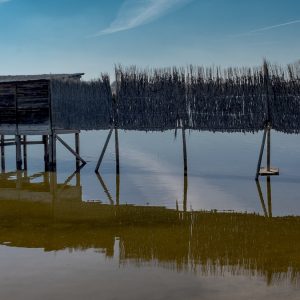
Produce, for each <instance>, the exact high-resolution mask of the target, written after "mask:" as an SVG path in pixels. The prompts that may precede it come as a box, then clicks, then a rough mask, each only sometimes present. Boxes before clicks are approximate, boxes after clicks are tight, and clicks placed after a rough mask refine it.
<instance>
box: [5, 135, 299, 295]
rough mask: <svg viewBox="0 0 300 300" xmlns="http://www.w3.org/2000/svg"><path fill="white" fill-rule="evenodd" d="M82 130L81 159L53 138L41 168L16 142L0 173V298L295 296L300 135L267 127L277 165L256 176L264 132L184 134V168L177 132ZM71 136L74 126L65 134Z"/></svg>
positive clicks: (33, 150)
mask: <svg viewBox="0 0 300 300" xmlns="http://www.w3.org/2000/svg"><path fill="white" fill-rule="evenodd" d="M106 135H107V132H89V133H82V135H81V143H82V145H81V153H82V155H83V157H84V158H85V159H86V160H88V164H87V165H86V166H85V167H84V168H83V169H81V172H80V174H76V173H74V174H73V172H74V171H75V162H74V160H73V158H72V157H71V156H70V154H69V153H68V152H67V151H65V150H64V149H63V148H62V147H60V146H59V148H58V171H57V173H43V160H42V153H41V148H40V147H39V146H33V147H30V148H29V149H28V150H29V151H28V156H29V161H28V165H29V168H28V171H27V172H18V173H16V172H15V171H14V169H15V165H14V150H13V149H11V151H9V152H7V154H6V166H7V170H6V172H5V173H3V174H1V176H0V215H1V216H0V244H1V246H0V298H1V299H2V298H3V299H5V298H8V299H40V298H41V297H43V298H45V299H83V298H87V299H99V298H100V299H141V298H144V299H283V298H287V297H288V299H298V298H299V296H300V287H299V274H300V255H299V253H300V251H299V250H300V244H299V241H298V240H299V235H300V217H298V216H299V215H300V202H299V197H298V195H299V193H300V187H299V184H298V182H299V181H300V175H299V174H298V170H299V167H300V159H299V158H300V147H299V146H300V140H299V137H298V136H297V135H283V134H278V133H272V165H274V166H276V167H279V168H280V176H277V177H272V178H270V179H269V180H268V179H267V178H261V179H260V181H259V183H258V184H257V183H256V182H255V180H254V176H255V170H256V164H257V159H258V152H259V147H260V143H261V138H262V133H258V134H246V135H244V134H220V133H218V134H213V133H199V132H192V133H191V134H190V135H189V134H187V148H188V177H187V178H185V177H184V176H183V159H182V144H181V139H180V135H178V137H177V138H176V139H175V138H174V132H171V131H170V132H165V133H141V132H122V131H121V132H119V135H120V163H121V170H120V176H116V174H115V157H114V144H113V140H112V141H111V143H110V145H109V148H108V152H107V153H106V155H105V158H104V162H103V165H102V167H101V172H100V176H96V174H95V173H94V168H95V165H96V162H97V159H98V156H99V154H100V150H101V147H102V145H103V143H104V140H105V137H106ZM66 141H68V142H70V144H71V143H72V142H73V137H71V136H69V137H66Z"/></svg>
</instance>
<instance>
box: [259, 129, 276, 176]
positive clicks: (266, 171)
mask: <svg viewBox="0 0 300 300" xmlns="http://www.w3.org/2000/svg"><path fill="white" fill-rule="evenodd" d="M266 131H267V132H266V135H267V167H266V168H259V169H258V170H259V175H261V176H272V175H279V169H278V168H272V167H271V126H270V124H269V125H268V127H267V128H266ZM257 178H258V175H257V174H256V179H257Z"/></svg>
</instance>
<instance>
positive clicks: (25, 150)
mask: <svg viewBox="0 0 300 300" xmlns="http://www.w3.org/2000/svg"><path fill="white" fill-rule="evenodd" d="M23 160H24V170H27V137H26V135H23Z"/></svg>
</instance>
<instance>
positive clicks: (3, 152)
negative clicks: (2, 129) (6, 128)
mask: <svg viewBox="0 0 300 300" xmlns="http://www.w3.org/2000/svg"><path fill="white" fill-rule="evenodd" d="M4 142H5V135H1V171H2V172H5V146H4Z"/></svg>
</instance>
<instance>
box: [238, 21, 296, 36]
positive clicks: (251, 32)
mask: <svg viewBox="0 0 300 300" xmlns="http://www.w3.org/2000/svg"><path fill="white" fill-rule="evenodd" d="M298 23H300V20H294V21H290V22H286V23H281V24H276V25H272V26H267V27H262V28H258V29H255V30H251V31H248V32H244V33H241V34H236V35H232V37H239V36H247V35H254V34H256V33H260V32H264V31H269V30H273V29H277V28H281V27H286V26H290V25H295V24H298Z"/></svg>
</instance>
